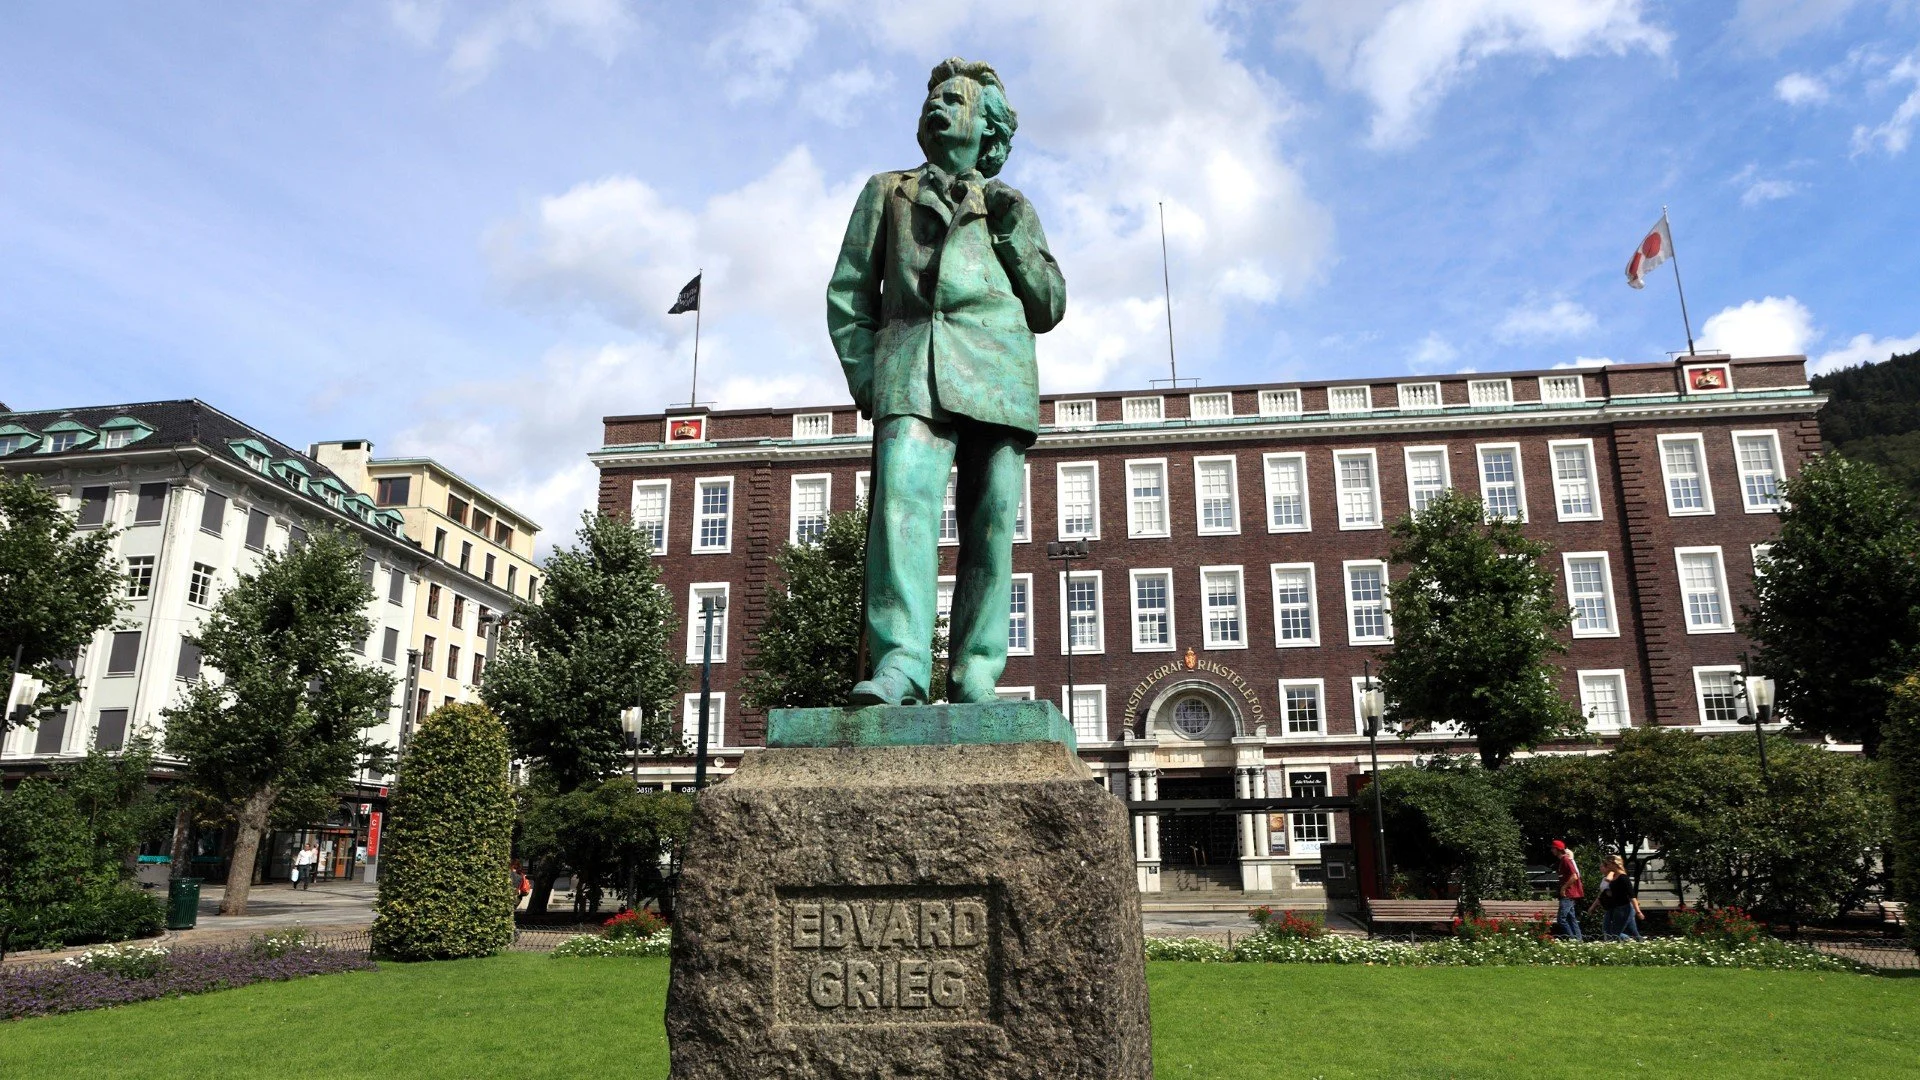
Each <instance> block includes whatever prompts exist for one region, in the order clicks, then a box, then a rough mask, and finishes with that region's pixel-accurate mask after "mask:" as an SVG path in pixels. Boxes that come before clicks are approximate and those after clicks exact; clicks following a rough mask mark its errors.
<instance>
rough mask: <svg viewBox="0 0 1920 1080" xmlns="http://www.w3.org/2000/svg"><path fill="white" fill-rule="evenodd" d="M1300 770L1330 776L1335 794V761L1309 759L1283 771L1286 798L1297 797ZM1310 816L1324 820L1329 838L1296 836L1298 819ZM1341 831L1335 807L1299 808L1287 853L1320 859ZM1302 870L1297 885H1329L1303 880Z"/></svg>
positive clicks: (1330, 791)
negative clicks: (1296, 780) (1322, 850)
mask: <svg viewBox="0 0 1920 1080" xmlns="http://www.w3.org/2000/svg"><path fill="white" fill-rule="evenodd" d="M1324 711H1325V710H1324V708H1323V709H1322V712H1324ZM1324 722H1325V719H1324V717H1323V718H1322V723H1324ZM1299 773H1318V774H1319V775H1321V776H1323V777H1325V778H1326V785H1325V787H1326V790H1327V794H1328V795H1332V794H1333V766H1332V765H1331V764H1309V763H1307V762H1300V763H1298V764H1288V765H1287V766H1285V767H1284V768H1283V769H1282V770H1281V776H1280V782H1281V784H1282V785H1284V786H1283V787H1282V789H1281V795H1282V796H1283V797H1285V798H1292V797H1293V778H1294V776H1295V775H1296V774H1299ZM1308 816H1313V817H1318V818H1320V819H1321V820H1322V822H1323V823H1324V824H1325V826H1326V830H1327V837H1326V839H1324V840H1300V839H1298V838H1296V837H1295V835H1294V828H1295V826H1296V824H1297V822H1296V821H1295V819H1296V818H1304V817H1308ZM1339 830H1340V823H1339V822H1338V821H1336V820H1334V816H1333V811H1331V810H1297V811H1293V812H1290V813H1288V814H1287V853H1288V854H1289V855H1293V856H1300V857H1306V858H1317V857H1318V856H1319V854H1320V848H1321V846H1322V845H1324V844H1334V843H1338V842H1339V840H1340V831H1339ZM1298 870H1299V868H1298V866H1296V867H1295V883H1296V884H1300V885H1304V886H1305V887H1307V888H1310V889H1311V888H1316V887H1319V888H1324V887H1325V882H1317V883H1316V882H1300V881H1299V879H1298Z"/></svg>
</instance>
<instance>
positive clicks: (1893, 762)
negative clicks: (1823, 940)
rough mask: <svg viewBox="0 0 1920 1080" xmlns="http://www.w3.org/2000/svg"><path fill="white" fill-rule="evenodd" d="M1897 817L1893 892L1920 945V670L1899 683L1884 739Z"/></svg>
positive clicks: (1919, 947) (1910, 936)
mask: <svg viewBox="0 0 1920 1080" xmlns="http://www.w3.org/2000/svg"><path fill="white" fill-rule="evenodd" d="M1880 767H1881V769H1883V770H1884V776H1885V777H1886V785H1887V795H1888V797H1889V802H1890V803H1891V808H1892V813H1891V814H1890V815H1889V816H1890V817H1891V818H1892V821H1891V823H1890V825H1891V828H1890V829H1889V830H1888V831H1889V832H1890V833H1891V834H1892V837H1891V843H1889V844H1888V845H1887V846H1888V848H1889V849H1890V855H1891V858H1890V859H1889V862H1890V863H1891V864H1892V865H1891V866H1890V867H1889V868H1888V869H1889V870H1890V871H1891V874H1890V875H1889V876H1890V878H1891V881H1890V882H1889V885H1890V888H1889V890H1888V891H1889V892H1890V893H1891V894H1892V896H1893V898H1894V899H1896V900H1903V901H1905V902H1906V905H1907V944H1909V945H1912V946H1913V947H1914V950H1915V951H1920V924H1917V923H1916V921H1915V914H1914V913H1915V912H1920V674H1915V675H1909V676H1907V677H1906V679H1904V680H1902V681H1901V683H1900V685H1898V686H1896V687H1894V689H1893V697H1892V699H1891V700H1890V701H1889V702H1888V704H1887V720H1886V725H1885V727H1884V728H1883V737H1882V740H1881V743H1880Z"/></svg>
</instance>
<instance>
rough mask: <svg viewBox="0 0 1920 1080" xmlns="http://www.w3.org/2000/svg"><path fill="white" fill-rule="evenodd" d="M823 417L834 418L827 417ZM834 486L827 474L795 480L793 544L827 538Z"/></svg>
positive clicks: (791, 524) (790, 529)
mask: <svg viewBox="0 0 1920 1080" xmlns="http://www.w3.org/2000/svg"><path fill="white" fill-rule="evenodd" d="M822 415H832V414H830V413H823V414H822ZM832 482H833V477H831V476H830V475H828V474H826V473H820V474H818V475H815V476H796V477H794V478H793V485H792V498H791V502H792V504H793V517H792V521H791V522H789V524H788V530H787V539H788V541H789V542H790V543H795V544H811V543H813V542H815V541H817V540H819V539H820V538H821V537H823V536H825V535H827V497H828V492H829V491H830V490H831V488H830V485H831V484H832ZM949 488H951V484H949ZM945 529H946V523H945V521H944V520H942V522H941V530H942V532H944V531H945Z"/></svg>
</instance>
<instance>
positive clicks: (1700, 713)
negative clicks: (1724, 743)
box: [1693, 664, 1742, 731]
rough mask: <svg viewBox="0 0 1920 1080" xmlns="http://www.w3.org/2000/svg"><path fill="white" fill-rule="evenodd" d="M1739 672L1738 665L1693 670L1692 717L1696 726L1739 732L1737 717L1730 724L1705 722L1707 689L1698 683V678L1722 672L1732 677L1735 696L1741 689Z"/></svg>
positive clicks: (1716, 665) (1709, 665)
mask: <svg viewBox="0 0 1920 1080" xmlns="http://www.w3.org/2000/svg"><path fill="white" fill-rule="evenodd" d="M1740 670H1741V669H1740V665H1739V664H1702V665H1700V666H1698V667H1696V668H1694V669H1693V715H1694V717H1695V723H1696V724H1697V725H1698V726H1700V727H1703V728H1711V729H1713V730H1716V731H1737V730H1739V727H1740V723H1739V717H1735V718H1734V722H1733V723H1731V724H1728V723H1721V722H1718V721H1716V722H1712V723H1709V722H1708V721H1707V687H1706V684H1705V683H1703V682H1701V681H1700V676H1702V675H1706V674H1716V675H1717V674H1720V673H1722V672H1724V673H1726V674H1729V675H1732V676H1733V688H1734V692H1735V694H1736V696H1737V695H1738V693H1739V691H1740V690H1741V689H1742V687H1741V684H1740Z"/></svg>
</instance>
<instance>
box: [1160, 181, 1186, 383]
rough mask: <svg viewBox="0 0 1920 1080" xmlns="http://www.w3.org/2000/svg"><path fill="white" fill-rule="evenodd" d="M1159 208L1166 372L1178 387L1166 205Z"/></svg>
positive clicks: (1178, 371)
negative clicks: (1164, 297) (1165, 302)
mask: <svg viewBox="0 0 1920 1080" xmlns="http://www.w3.org/2000/svg"><path fill="white" fill-rule="evenodd" d="M1154 205H1155V206H1157V207H1159V208H1160V285H1161V287H1163V288H1164V289H1166V293H1167V372H1168V374H1170V375H1171V376H1172V377H1173V378H1172V385H1174V386H1176V387H1177V386H1179V385H1180V365H1179V363H1178V362H1177V361H1176V360H1175V359H1174V355H1173V277H1172V275H1171V274H1170V273H1169V272H1168V271H1167V204H1166V203H1164V202H1159V203H1155V204H1154Z"/></svg>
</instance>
